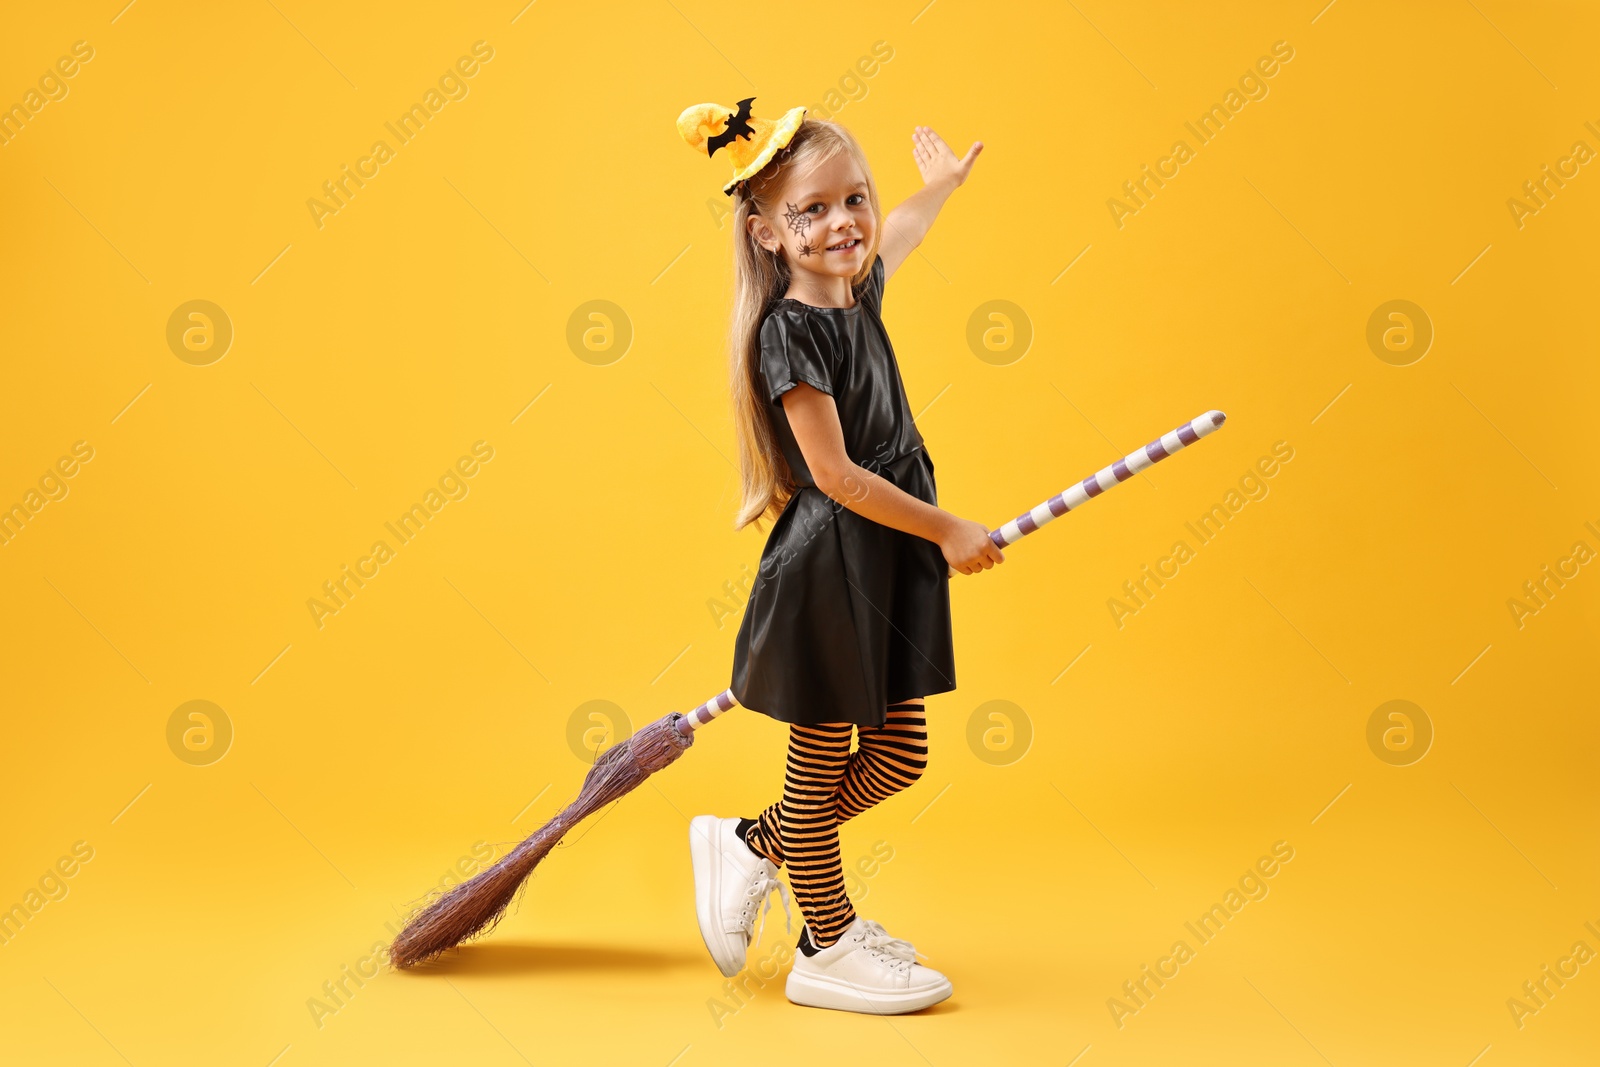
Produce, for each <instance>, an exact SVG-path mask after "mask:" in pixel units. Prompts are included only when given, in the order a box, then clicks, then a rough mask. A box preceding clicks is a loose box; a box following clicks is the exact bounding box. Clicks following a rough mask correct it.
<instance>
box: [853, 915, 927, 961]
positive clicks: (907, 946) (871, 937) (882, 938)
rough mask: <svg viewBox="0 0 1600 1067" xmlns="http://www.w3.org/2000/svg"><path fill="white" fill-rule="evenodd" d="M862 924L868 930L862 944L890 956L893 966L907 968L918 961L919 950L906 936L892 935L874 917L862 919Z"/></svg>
mask: <svg viewBox="0 0 1600 1067" xmlns="http://www.w3.org/2000/svg"><path fill="white" fill-rule="evenodd" d="M861 925H862V927H863V928H864V929H865V930H866V937H865V938H864V939H863V940H862V944H863V945H864V946H865V947H866V948H868V949H873V950H876V951H878V952H881V953H883V954H884V955H885V956H888V957H889V958H890V964H891V965H892V966H894V967H896V968H898V969H905V968H909V967H910V966H911V965H912V964H913V963H915V962H916V961H917V950H916V948H915V946H913V945H912V944H911V942H909V941H907V940H905V939H904V938H900V937H893V936H891V935H890V934H889V931H887V930H885V929H884V928H883V925H882V924H881V923H878V922H875V921H874V920H872V919H862V920H861Z"/></svg>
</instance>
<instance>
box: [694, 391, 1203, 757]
mask: <svg viewBox="0 0 1600 1067" xmlns="http://www.w3.org/2000/svg"><path fill="white" fill-rule="evenodd" d="M1226 419H1227V416H1226V415H1224V414H1223V413H1222V412H1220V411H1215V410H1213V411H1208V412H1206V413H1205V414H1204V415H1201V416H1200V417H1199V418H1196V419H1191V420H1189V421H1188V422H1186V423H1184V424H1183V425H1182V426H1179V427H1178V428H1177V429H1175V430H1173V431H1172V432H1171V433H1167V434H1162V435H1161V436H1160V437H1158V438H1156V439H1155V440H1154V441H1151V442H1150V443H1149V444H1147V445H1145V446H1144V447H1143V448H1141V449H1139V450H1137V451H1135V452H1129V453H1128V454H1127V455H1126V456H1123V457H1122V458H1121V459H1119V460H1117V461H1116V462H1115V463H1112V464H1109V465H1108V466H1105V467H1102V468H1100V470H1098V471H1096V472H1095V473H1094V474H1092V475H1090V476H1089V477H1087V478H1085V479H1084V480H1083V481H1081V482H1079V483H1078V484H1076V485H1074V486H1072V487H1071V488H1070V489H1066V490H1063V491H1062V492H1060V493H1057V494H1056V495H1055V496H1053V497H1051V498H1050V499H1049V500H1046V501H1045V502H1044V503H1042V504H1040V505H1039V506H1038V507H1036V508H1033V509H1032V510H1030V511H1026V512H1024V513H1022V514H1021V515H1018V516H1017V517H1016V518H1014V519H1012V520H1011V521H1010V522H1007V523H1006V524H1005V525H1003V526H1001V527H999V528H998V529H995V530H991V531H990V532H989V540H991V541H993V542H994V544H995V547H996V548H1005V547H1006V546H1007V545H1012V544H1015V543H1016V542H1018V541H1020V540H1021V539H1022V538H1023V537H1025V536H1027V535H1028V534H1031V533H1033V532H1034V531H1035V530H1037V529H1038V528H1039V527H1041V526H1043V525H1044V524H1045V523H1047V522H1051V521H1053V520H1055V519H1056V518H1059V517H1060V516H1062V515H1065V514H1066V513H1067V512H1069V511H1071V510H1072V509H1074V508H1080V507H1082V506H1083V505H1084V504H1085V503H1087V502H1088V501H1090V500H1093V499H1094V498H1095V497H1097V496H1099V495H1100V494H1101V493H1104V492H1105V491H1106V490H1107V489H1110V488H1112V487H1113V486H1118V485H1121V484H1122V483H1123V482H1125V481H1127V480H1128V479H1129V478H1132V477H1133V476H1134V475H1135V474H1138V473H1139V472H1140V471H1142V470H1146V469H1148V468H1149V467H1151V466H1153V465H1155V464H1157V463H1159V462H1161V461H1162V460H1164V459H1166V458H1167V457H1168V456H1170V455H1172V454H1173V453H1174V452H1179V451H1182V450H1183V449H1185V448H1187V447H1188V446H1190V445H1192V444H1194V443H1195V442H1196V441H1198V440H1200V438H1202V437H1205V436H1206V435H1208V434H1211V433H1214V432H1215V431H1216V430H1217V429H1218V428H1220V427H1221V426H1222V424H1223V422H1224V421H1225V420H1226ZM956 573H957V571H956V569H955V568H954V567H951V568H950V575H951V576H954V575H955V574H956ZM738 704H739V702H738V701H737V700H735V699H734V697H733V690H732V689H724V690H723V691H722V692H721V693H718V694H717V695H716V696H714V697H712V698H711V699H710V700H708V701H706V702H705V703H704V704H701V705H700V706H699V707H697V708H695V709H694V710H693V711H689V712H685V713H684V715H683V717H682V718H680V719H679V720H678V721H677V723H676V724H675V725H676V728H677V730H678V732H679V733H680V734H683V735H684V736H685V737H687V736H688V735H689V734H692V733H693V732H694V731H695V730H697V729H699V728H700V727H702V726H704V725H705V724H706V723H708V722H710V721H711V720H713V719H715V718H716V717H717V716H718V715H721V714H722V713H723V712H725V711H729V710H731V709H732V708H735V707H737V706H738Z"/></svg>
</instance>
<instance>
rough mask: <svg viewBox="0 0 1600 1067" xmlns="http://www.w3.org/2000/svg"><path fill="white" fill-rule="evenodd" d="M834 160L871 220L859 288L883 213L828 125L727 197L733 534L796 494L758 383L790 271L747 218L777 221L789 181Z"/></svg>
mask: <svg viewBox="0 0 1600 1067" xmlns="http://www.w3.org/2000/svg"><path fill="white" fill-rule="evenodd" d="M840 152H849V153H850V154H851V155H852V156H854V157H855V160H856V162H857V163H858V164H859V165H860V167H861V172H862V174H864V175H865V176H866V179H867V199H868V202H869V203H871V205H872V213H873V216H874V217H875V218H876V219H877V222H878V225H877V226H876V227H875V231H876V232H875V234H874V238H873V243H872V247H871V248H869V249H868V250H867V255H866V266H864V267H862V268H861V273H860V274H859V275H857V276H856V277H854V278H852V279H851V280H850V281H851V285H852V286H860V285H861V283H862V282H864V281H866V280H867V277H868V275H870V274H871V273H872V263H873V260H874V259H875V258H876V256H877V251H878V244H879V242H880V240H881V235H882V232H883V212H882V211H881V210H880V209H879V206H878V186H877V183H876V182H875V181H874V180H873V178H872V168H871V167H869V166H868V165H867V157H866V153H864V152H863V151H862V150H861V146H860V145H859V144H857V143H856V139H855V138H854V137H852V136H851V135H850V131H849V130H847V129H845V128H844V127H843V126H840V125H839V124H838V123H835V122H825V121H822V120H818V119H806V120H805V121H804V122H802V123H801V124H800V128H799V129H798V130H796V131H795V135H794V137H793V138H792V139H791V140H790V141H789V143H788V144H787V145H785V146H784V147H783V148H782V149H780V150H779V151H778V153H777V155H775V156H773V157H772V161H771V162H769V163H768V164H767V165H766V166H765V167H763V168H761V170H760V171H759V172H758V173H757V174H755V175H753V176H752V177H751V178H750V179H749V180H748V181H745V182H743V183H741V184H740V185H739V186H737V187H736V188H735V189H734V192H733V221H734V232H733V244H734V248H733V285H734V293H733V320H732V323H731V327H730V330H729V335H728V336H729V345H728V349H729V361H728V370H729V387H730V392H731V395H732V401H733V426H734V432H735V434H736V435H737V437H738V439H739V478H740V484H741V489H742V494H741V502H740V506H739V513H738V515H737V516H736V517H735V518H734V522H733V528H734V529H735V530H742V529H744V527H746V526H748V525H749V524H750V523H752V522H754V523H756V528H757V529H760V520H761V519H763V518H766V517H768V516H770V517H772V518H776V517H777V516H778V515H779V514H781V513H782V511H783V508H784V506H785V505H786V504H788V502H789V499H790V498H791V497H792V496H794V493H795V488H796V486H795V481H794V476H793V475H792V474H791V473H790V471H789V464H788V461H786V460H785V459H784V458H783V450H782V449H781V448H779V446H778V438H777V434H776V432H775V431H774V430H773V428H772V420H771V418H770V417H769V415H768V410H767V409H768V400H767V396H766V392H765V390H764V389H763V388H762V379H761V323H762V320H763V319H764V318H765V317H766V313H767V310H768V309H769V308H770V307H771V305H772V303H773V301H775V300H777V299H779V298H780V297H782V296H783V295H784V293H786V292H788V290H789V278H790V270H789V264H788V262H787V261H786V260H785V259H784V257H783V253H781V252H780V253H779V254H777V255H774V254H773V253H771V252H768V251H767V250H766V249H765V248H762V247H761V245H760V243H759V242H757V241H756V239H755V237H754V236H753V235H752V234H751V233H750V225H749V220H750V217H751V216H752V215H762V216H764V217H765V218H768V219H776V218H778V216H779V214H780V213H781V212H780V210H779V209H780V208H782V207H783V204H782V203H781V201H780V194H781V193H782V192H783V191H784V186H785V185H786V184H787V182H788V179H789V177H790V176H791V175H793V174H798V173H803V172H804V171H806V170H808V169H810V168H811V167H813V166H815V165H817V164H819V163H823V162H826V161H827V160H830V159H832V158H834V157H835V156H837V155H838V154H839V153H840Z"/></svg>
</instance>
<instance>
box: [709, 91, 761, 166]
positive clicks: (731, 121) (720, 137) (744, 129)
mask: <svg viewBox="0 0 1600 1067" xmlns="http://www.w3.org/2000/svg"><path fill="white" fill-rule="evenodd" d="M755 101H756V98H755V97H753V96H747V97H745V98H744V99H743V100H741V101H739V113H738V114H736V115H729V116H728V125H727V128H726V129H724V130H723V131H722V132H721V133H714V134H712V135H711V137H710V138H709V139H707V141H706V155H707V156H714V155H716V154H717V149H719V148H722V147H724V146H726V145H730V144H732V143H733V140H734V138H736V137H743V138H744V139H745V140H747V141H748V140H749V139H750V138H751V137H752V136H754V135H755V132H756V131H755V130H754V129H752V128H751V126H750V105H751V104H753V103H755Z"/></svg>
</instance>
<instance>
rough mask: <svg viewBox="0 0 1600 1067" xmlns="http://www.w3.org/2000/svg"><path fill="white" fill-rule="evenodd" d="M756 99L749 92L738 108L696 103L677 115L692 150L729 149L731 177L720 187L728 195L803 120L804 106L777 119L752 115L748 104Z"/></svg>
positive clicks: (782, 144)
mask: <svg viewBox="0 0 1600 1067" xmlns="http://www.w3.org/2000/svg"><path fill="white" fill-rule="evenodd" d="M755 99H756V98H755V97H753V96H750V97H746V98H745V99H743V100H741V101H739V106H738V109H737V110H735V109H734V108H730V107H725V106H724V105H722V104H696V105H694V106H693V107H686V108H684V109H683V114H681V115H679V116H678V135H679V136H680V137H682V138H683V140H684V142H685V143H686V144H688V146H689V147H690V148H691V149H693V150H694V151H695V152H704V153H705V154H706V155H707V156H714V155H716V154H717V150H718V149H719V148H726V149H727V150H728V157H729V159H730V160H731V161H732V163H733V178H732V179H731V180H729V182H728V184H726V185H724V186H723V187H722V191H723V192H724V193H726V194H727V195H729V196H732V195H733V188H734V186H736V185H738V184H739V183H740V182H742V181H744V180H745V179H746V178H749V177H751V176H752V175H755V174H757V173H758V172H760V170H761V168H762V167H764V166H766V165H767V164H768V163H769V162H770V161H771V160H772V157H773V156H775V155H777V154H778V151H779V149H782V148H784V147H785V146H787V145H788V143H789V141H790V139H791V138H793V137H794V133H795V131H796V130H798V129H799V128H800V123H802V122H804V121H805V117H806V109H805V108H803V107H796V108H790V109H789V110H788V111H786V112H785V113H784V115H783V117H782V118H780V119H778V120H776V121H774V120H772V119H758V118H753V117H752V116H751V114H750V105H751V104H753V103H755Z"/></svg>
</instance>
